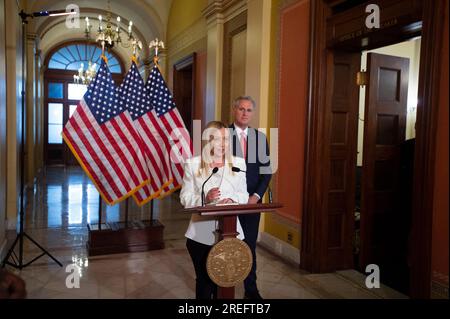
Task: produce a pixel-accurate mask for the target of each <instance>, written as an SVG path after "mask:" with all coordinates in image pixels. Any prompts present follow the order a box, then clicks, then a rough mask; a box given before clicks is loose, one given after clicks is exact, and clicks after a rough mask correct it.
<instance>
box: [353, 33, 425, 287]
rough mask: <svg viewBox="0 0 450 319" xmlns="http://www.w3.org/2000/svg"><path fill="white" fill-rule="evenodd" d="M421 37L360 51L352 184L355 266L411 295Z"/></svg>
mask: <svg viewBox="0 0 450 319" xmlns="http://www.w3.org/2000/svg"><path fill="white" fill-rule="evenodd" d="M420 45H421V38H420V37H418V38H414V39H411V40H409V41H404V42H401V43H397V44H393V45H390V46H386V47H381V48H378V49H374V50H369V51H363V52H362V55H361V71H363V72H364V74H365V75H366V78H367V81H366V83H363V84H364V85H362V86H361V88H360V96H359V116H358V151H357V166H356V188H355V200H356V203H355V241H354V242H355V245H354V257H355V258H354V261H355V265H354V267H355V269H357V270H359V271H361V272H363V273H364V272H365V267H366V266H367V265H369V264H376V265H378V266H379V267H380V272H381V274H382V276H381V282H382V283H383V284H385V285H387V286H389V287H391V288H394V289H396V290H398V291H400V292H402V293H404V294H408V293H409V275H410V269H409V268H410V266H409V260H410V258H409V247H410V243H409V241H410V234H411V220H412V190H413V173H414V164H413V163H414V146H415V122H416V111H417V94H418V82H419V65H420Z"/></svg>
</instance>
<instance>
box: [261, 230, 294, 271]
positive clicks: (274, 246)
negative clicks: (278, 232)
mask: <svg viewBox="0 0 450 319" xmlns="http://www.w3.org/2000/svg"><path fill="white" fill-rule="evenodd" d="M258 244H259V245H260V246H262V247H264V248H266V249H268V250H269V251H271V252H273V253H274V254H276V255H278V256H280V257H282V258H283V259H286V260H288V261H291V262H293V263H295V264H296V265H300V250H299V249H298V248H296V247H294V246H291V245H289V244H288V243H286V242H284V241H282V240H281V239H278V238H276V237H275V236H272V235H270V234H269V233H266V232H260V233H259V234H258Z"/></svg>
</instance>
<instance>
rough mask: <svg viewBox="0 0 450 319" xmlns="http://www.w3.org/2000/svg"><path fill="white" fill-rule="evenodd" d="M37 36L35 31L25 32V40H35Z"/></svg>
mask: <svg viewBox="0 0 450 319" xmlns="http://www.w3.org/2000/svg"><path fill="white" fill-rule="evenodd" d="M38 38H39V36H38V35H37V33H33V32H27V40H28V41H36V39H38Z"/></svg>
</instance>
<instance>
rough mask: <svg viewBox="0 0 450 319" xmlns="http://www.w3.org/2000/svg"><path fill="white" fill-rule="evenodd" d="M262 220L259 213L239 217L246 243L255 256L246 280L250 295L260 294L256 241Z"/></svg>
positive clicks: (246, 287)
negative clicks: (257, 282) (257, 275)
mask: <svg viewBox="0 0 450 319" xmlns="http://www.w3.org/2000/svg"><path fill="white" fill-rule="evenodd" d="M260 218H261V214H259V213H258V214H249V215H240V216H239V222H240V223H241V226H242V230H243V231H244V236H245V238H244V242H245V243H247V245H248V246H249V247H250V250H251V251H252V256H253V265H252V270H251V271H250V273H249V274H248V276H247V278H245V280H244V288H245V292H246V293H248V294H253V293H256V292H258V287H257V286H256V240H257V239H258V230H259V220H260Z"/></svg>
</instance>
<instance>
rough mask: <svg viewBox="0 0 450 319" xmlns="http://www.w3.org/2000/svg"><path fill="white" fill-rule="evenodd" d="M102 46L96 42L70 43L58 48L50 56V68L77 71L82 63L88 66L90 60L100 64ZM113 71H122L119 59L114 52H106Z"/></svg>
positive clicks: (109, 65) (85, 66)
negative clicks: (95, 43)
mask: <svg viewBox="0 0 450 319" xmlns="http://www.w3.org/2000/svg"><path fill="white" fill-rule="evenodd" d="M101 54H102V50H101V48H99V47H98V46H96V45H94V44H81V43H80V44H69V45H67V46H65V47H62V48H60V49H58V50H57V51H56V52H54V53H53V55H52V56H51V57H50V59H49V62H48V68H49V69H56V70H69V71H77V70H78V69H79V68H80V66H81V63H83V64H84V68H87V65H88V63H89V61H91V62H92V63H96V64H97V67H98V66H100V56H101ZM105 55H106V57H107V58H108V67H109V69H110V71H111V73H122V67H121V66H120V63H119V60H118V59H117V57H115V56H114V55H113V54H111V53H108V52H105Z"/></svg>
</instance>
